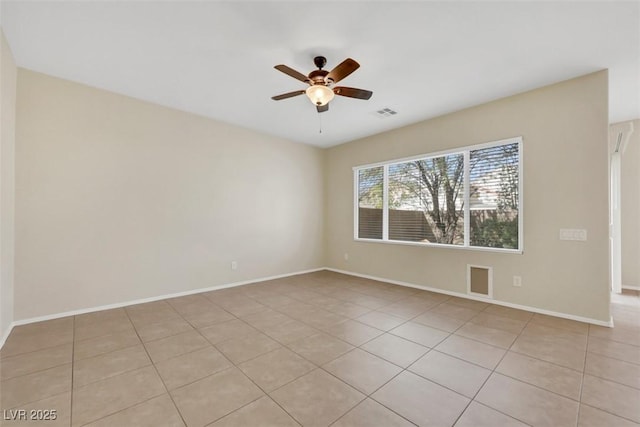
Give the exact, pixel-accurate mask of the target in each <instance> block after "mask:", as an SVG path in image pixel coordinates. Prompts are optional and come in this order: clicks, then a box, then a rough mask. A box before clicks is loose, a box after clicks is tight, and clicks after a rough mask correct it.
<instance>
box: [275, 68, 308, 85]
mask: <svg viewBox="0 0 640 427" xmlns="http://www.w3.org/2000/svg"><path fill="white" fill-rule="evenodd" d="M273 68H275V69H276V70H278V71H281V72H283V73H285V74H286V75H288V76H291V77H293V78H294V79H298V80H300V81H301V82H305V83H309V77H307V76H305V75H304V74H302V73H301V72H299V71H296V70H294V69H293V68H290V67H287V66H286V65H282V64H280V65H276V66H275V67H273Z"/></svg>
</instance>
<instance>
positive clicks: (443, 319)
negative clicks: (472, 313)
mask: <svg viewBox="0 0 640 427" xmlns="http://www.w3.org/2000/svg"><path fill="white" fill-rule="evenodd" d="M412 322H416V323H420V324H422V325H425V326H430V327H432V328H436V329H440V330H443V331H446V332H453V331H455V330H456V329H458V328H459V327H460V326H462V325H464V323H465V321H464V320H460V319H456V318H454V317H448V316H444V315H442V314H436V313H432V312H430V311H427V312H426V313H424V314H422V315H420V316H418V317H416V318H415V319H412Z"/></svg>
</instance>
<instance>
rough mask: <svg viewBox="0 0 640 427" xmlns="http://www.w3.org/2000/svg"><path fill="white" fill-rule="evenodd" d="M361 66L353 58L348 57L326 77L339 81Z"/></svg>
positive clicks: (335, 81)
mask: <svg viewBox="0 0 640 427" xmlns="http://www.w3.org/2000/svg"><path fill="white" fill-rule="evenodd" d="M358 68H360V64H358V63H357V62H356V61H354V60H353V59H351V58H347V59H345V60H344V61H342V62H341V63H340V64H338V66H337V67H335V68H334V69H333V70H331V71H329V74H327V77H326V79H327V80H332V81H333V82H334V83H338V82H339V81H340V80H342V79H344V78H345V77H347V76H348V75H349V74H351V73H353V72H354V71H355V70H357V69H358Z"/></svg>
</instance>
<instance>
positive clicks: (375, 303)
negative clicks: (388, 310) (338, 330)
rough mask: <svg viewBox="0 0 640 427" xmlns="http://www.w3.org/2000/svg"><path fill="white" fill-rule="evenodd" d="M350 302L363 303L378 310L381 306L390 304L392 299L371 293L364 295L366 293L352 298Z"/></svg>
mask: <svg viewBox="0 0 640 427" xmlns="http://www.w3.org/2000/svg"><path fill="white" fill-rule="evenodd" d="M349 302H352V303H354V304H358V305H361V306H363V307H367V308H370V309H372V310H377V309H379V308H382V307H386V306H388V305H389V304H390V301H387V300H385V299H383V298H378V297H374V296H371V295H364V294H362V295H358V296H356V297H354V298H352V299H350V300H349Z"/></svg>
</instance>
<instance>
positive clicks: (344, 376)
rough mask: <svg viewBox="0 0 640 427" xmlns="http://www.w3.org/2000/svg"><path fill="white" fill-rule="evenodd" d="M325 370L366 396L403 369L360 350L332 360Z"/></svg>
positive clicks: (325, 366)
mask: <svg viewBox="0 0 640 427" xmlns="http://www.w3.org/2000/svg"><path fill="white" fill-rule="evenodd" d="M323 368H324V369H325V370H327V371H329V372H330V373H332V374H333V375H335V376H336V377H338V378H340V379H341V380H342V381H344V382H346V383H347V384H349V385H351V386H353V387H354V388H356V389H358V390H359V391H361V392H362V393H364V394H367V395H369V394H371V393H373V392H374V391H376V390H377V389H378V388H380V387H381V386H382V385H383V384H384V383H386V382H387V381H389V380H390V379H391V378H393V377H395V376H396V375H397V374H398V373H399V372H400V371H401V370H402V369H401V368H400V367H398V366H396V365H393V364H391V363H389V362H387V361H385V360H383V359H381V358H379V357H377V356H374V355H372V354H371V353H367V352H366V351H363V350H360V349H358V348H356V349H354V350H351V351H350V352H349V353H347V354H344V355H342V356H340V357H338V358H337V359H334V360H332V361H331V362H329V363H327V364H326V365H324V366H323Z"/></svg>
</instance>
